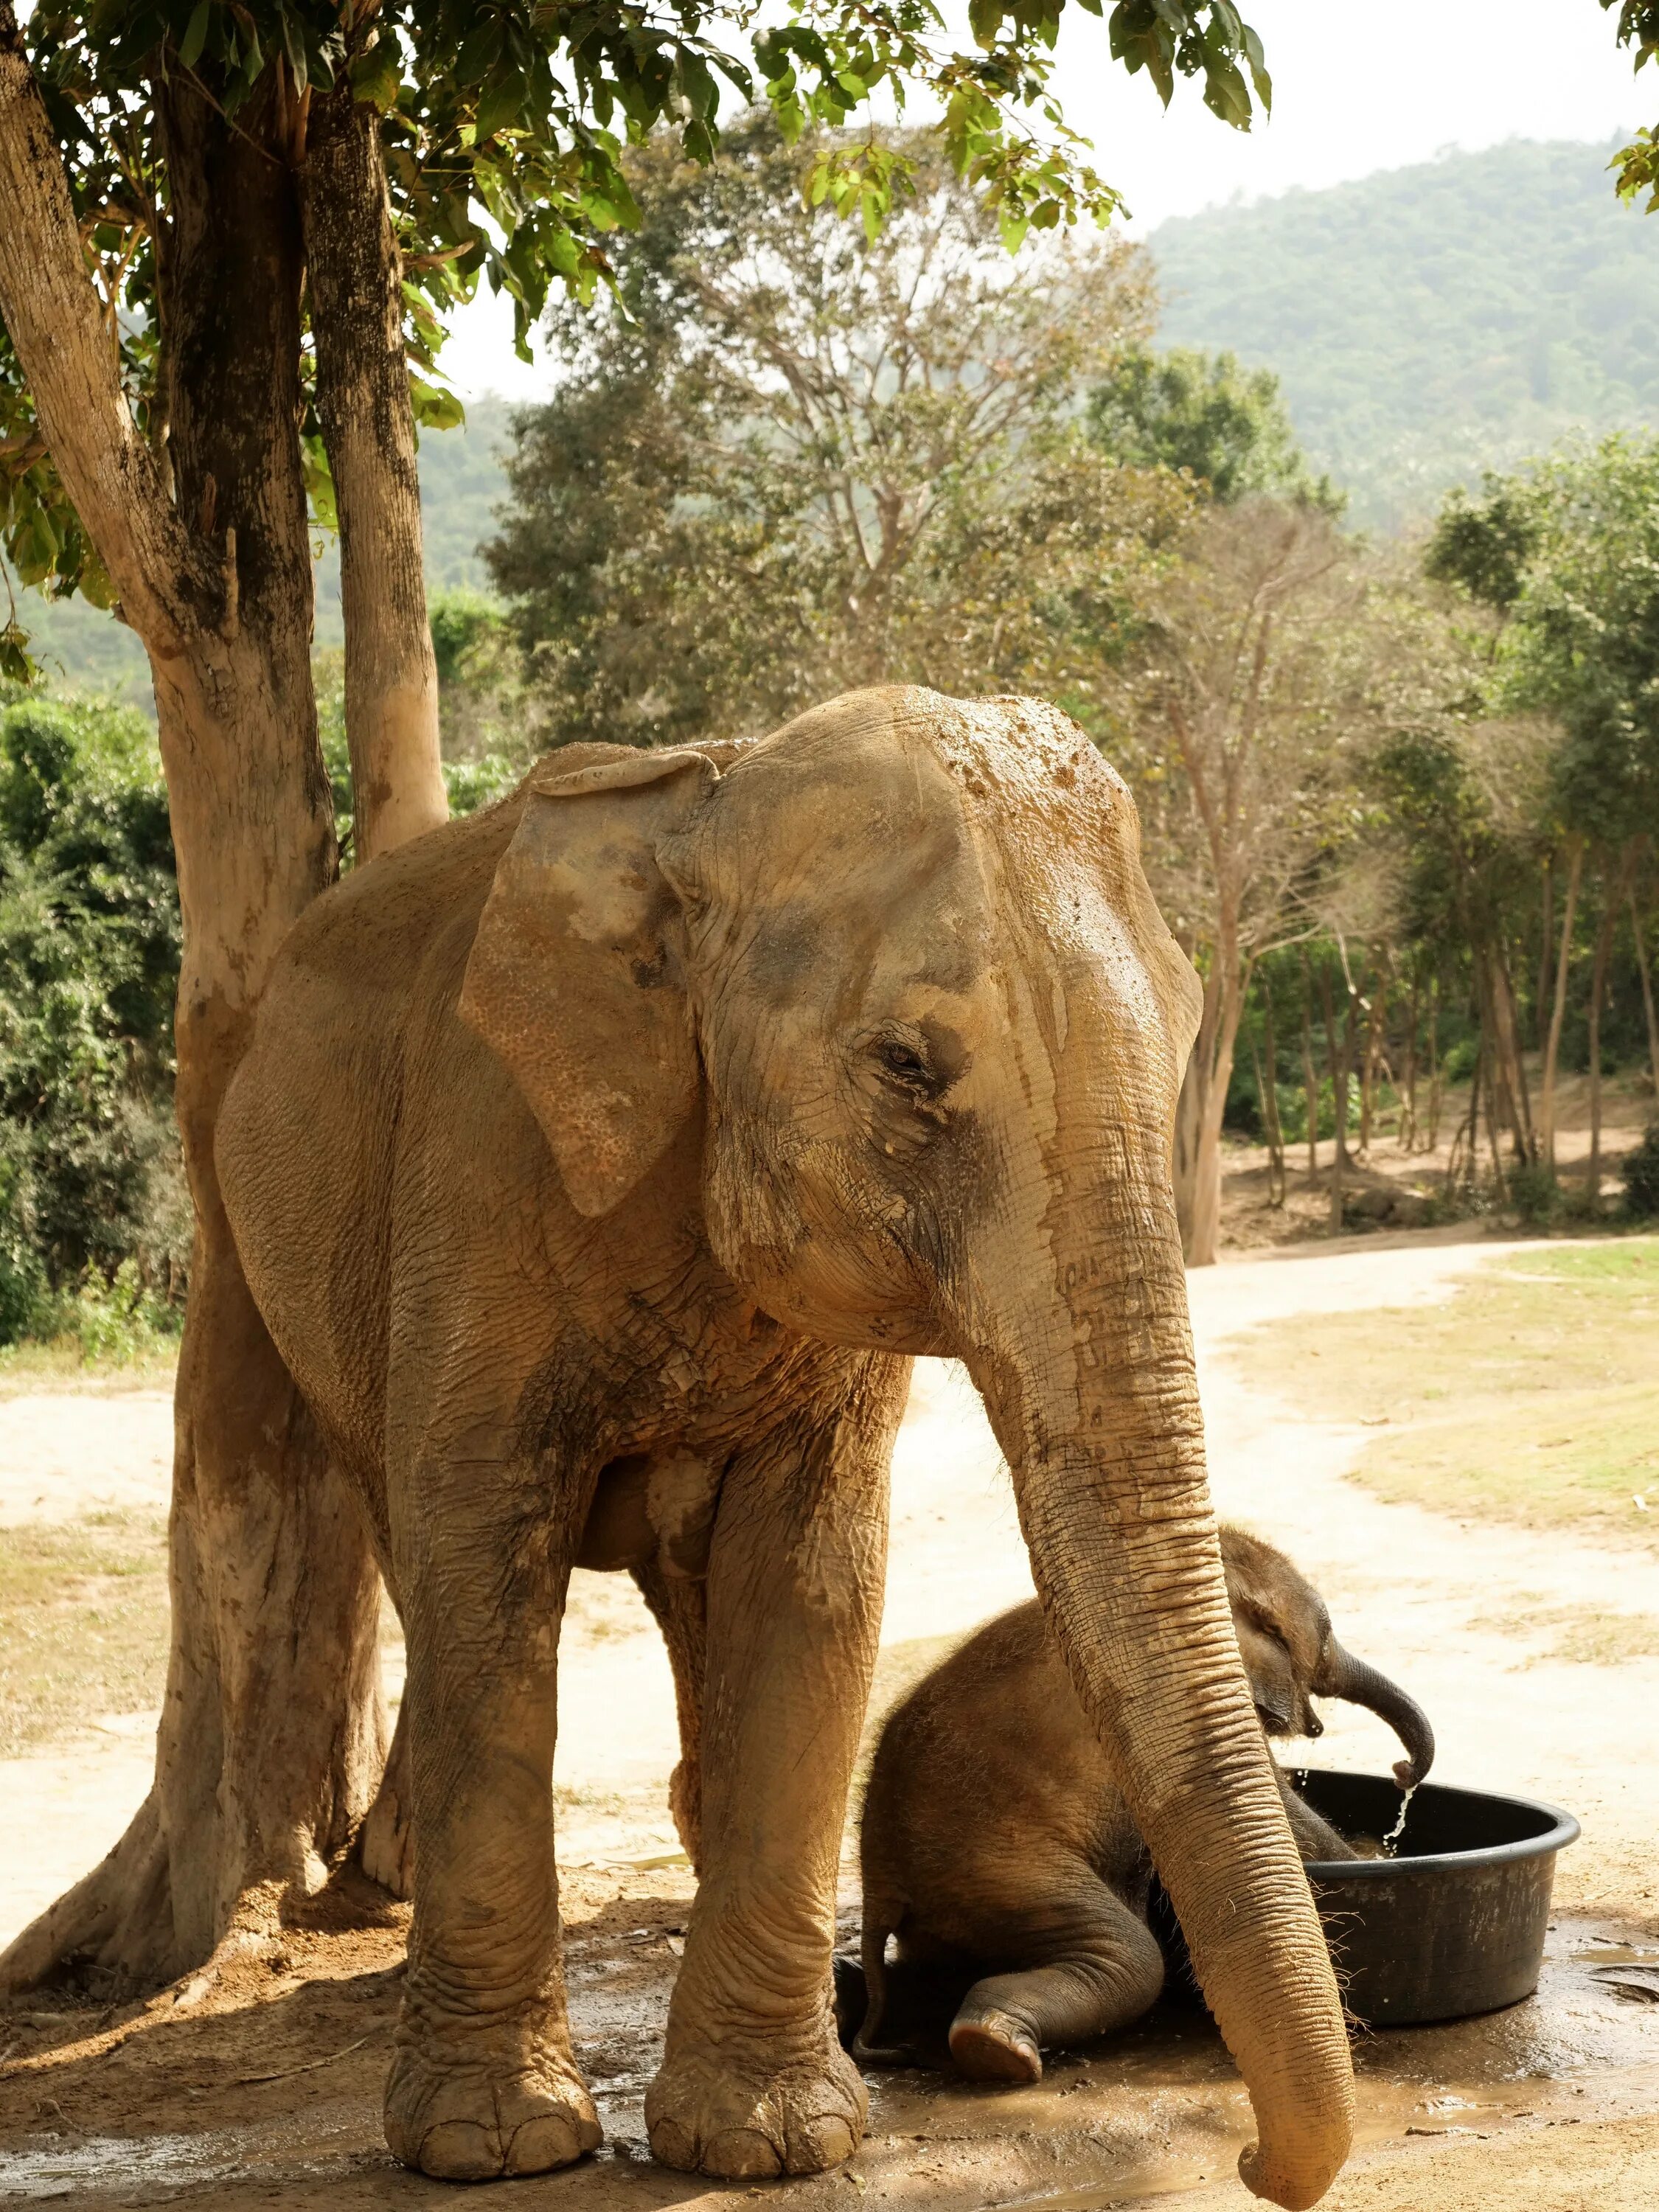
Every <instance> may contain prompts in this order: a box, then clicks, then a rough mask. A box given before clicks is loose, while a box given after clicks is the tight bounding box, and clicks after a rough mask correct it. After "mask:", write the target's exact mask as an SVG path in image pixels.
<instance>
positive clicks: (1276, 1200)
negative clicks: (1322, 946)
mask: <svg viewBox="0 0 1659 2212" xmlns="http://www.w3.org/2000/svg"><path fill="white" fill-rule="evenodd" d="M1262 1026H1263V1036H1262V1050H1263V1052H1264V1054H1266V1057H1267V1076H1266V1087H1265V1088H1264V1087H1263V1077H1262V1071H1261V1062H1260V1061H1258V1062H1257V1064H1256V1091H1257V1093H1258V1095H1259V1096H1260V1097H1261V1111H1262V1115H1263V1118H1264V1120H1265V1121H1266V1124H1267V1163H1268V1180H1267V1194H1268V1199H1269V1200H1270V1202H1271V1204H1272V1205H1273V1206H1274V1208H1275V1209H1277V1208H1278V1207H1279V1206H1283V1205H1284V1203H1285V1132H1284V1130H1283V1128H1282V1127H1281V1126H1280V1124H1279V1040H1278V1038H1277V1036H1275V1035H1274V1031H1273V993H1272V991H1271V990H1269V991H1267V993H1266V994H1264V997H1263V1002H1262Z"/></svg>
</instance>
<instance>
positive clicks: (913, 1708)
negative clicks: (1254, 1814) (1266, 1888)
mask: <svg viewBox="0 0 1659 2212" xmlns="http://www.w3.org/2000/svg"><path fill="white" fill-rule="evenodd" d="M1221 1556H1222V1561H1223V1565H1225V1570H1226V1576H1227V1593H1228V1597H1229V1599H1230V1601H1231V1606H1232V1613H1233V1626H1234V1627H1235V1629H1236V1630H1237V1635H1238V1645H1239V1650H1240V1653H1241V1655H1242V1656H1243V1662H1244V1670H1245V1673H1246V1674H1247V1675H1248V1676H1249V1682H1250V1687H1251V1691H1252V1693H1253V1695H1254V1697H1255V1706H1256V1711H1257V1713H1258V1715H1259V1716H1260V1717H1261V1725H1262V1727H1263V1729H1265V1730H1266V1732H1267V1735H1269V1736H1316V1735H1320V1734H1321V1733H1322V1729H1321V1724H1320V1721H1319V1718H1318V1716H1317V1715H1316V1713H1315V1711H1314V1710H1313V1707H1312V1705H1311V1704H1310V1698H1312V1697H1327V1698H1342V1699H1347V1700H1348V1701H1349V1702H1351V1703H1352V1704H1354V1705H1365V1706H1368V1707H1369V1708H1370V1711H1373V1712H1375V1713H1378V1714H1380V1715H1381V1716H1382V1717H1383V1719H1384V1720H1386V1721H1387V1722H1388V1723H1389V1725H1390V1726H1391V1727H1392V1728H1393V1729H1394V1730H1395V1734H1396V1735H1398V1736H1399V1738H1400V1740H1401V1743H1402V1744H1403V1745H1404V1747H1405V1749H1406V1753H1407V1757H1406V1758H1405V1759H1403V1760H1401V1762H1400V1763H1399V1765H1396V1766H1395V1777H1396V1778H1397V1779H1398V1780H1399V1782H1400V1784H1401V1787H1402V1789H1403V1788H1409V1787H1410V1786H1412V1785H1413V1784H1415V1783H1417V1782H1420V1781H1421V1780H1422V1778H1423V1777H1424V1776H1425V1774H1426V1773H1427V1772H1428V1771H1429V1765H1430V1762H1431V1760H1432V1759H1433V1757H1434V1737H1433V1734H1432V1732H1431V1729H1430V1727H1429V1723H1428V1721H1427V1719H1426V1718H1425V1716H1424V1714H1423V1712H1422V1711H1421V1710H1420V1708H1419V1706H1417V1705H1414V1704H1413V1701H1412V1699H1410V1698H1408V1697H1407V1695H1406V1693H1405V1692H1404V1691H1403V1690H1401V1689H1398V1688H1396V1686H1395V1685H1394V1684H1393V1683H1392V1682H1390V1681H1389V1680H1386V1678H1385V1677H1384V1676H1383V1675H1382V1674H1378V1673H1377V1672H1376V1669H1375V1668H1372V1667H1368V1666H1366V1665H1365V1664H1364V1662H1363V1661H1361V1660H1358V1659H1355V1658H1352V1657H1351V1656H1350V1655H1349V1654H1348V1653H1347V1652H1346V1651H1345V1650H1343V1649H1342V1646H1341V1645H1340V1644H1339V1643H1338V1642H1337V1640H1336V1638H1335V1636H1334V1634H1333V1633H1332V1630H1331V1623H1330V1615H1329V1614H1328V1613H1327V1611H1326V1609H1325V1603H1324V1601H1323V1599H1322V1597H1321V1596H1320V1595H1319V1593H1318V1591H1317V1590H1316V1589H1313V1588H1312V1587H1311V1585H1310V1583H1308V1582H1306V1581H1305V1580H1304V1577H1302V1576H1301V1575H1300V1574H1298V1573H1297V1570H1296V1569H1295V1567H1293V1566H1292V1565H1291V1562H1290V1561H1289V1560H1288V1559H1286V1558H1285V1555H1284V1553H1282V1552H1279V1551H1275V1550H1274V1548H1273V1546H1272V1545H1271V1544H1266V1543H1263V1542H1262V1541H1261V1539H1260V1538H1259V1537H1256V1536H1252V1535H1250V1534H1249V1533H1248V1532H1247V1531H1246V1530H1244V1529H1243V1528H1233V1527H1224V1528H1222V1530H1221ZM1279 1787H1280V1790H1282V1792H1283V1794H1284V1798H1285V1811H1286V1813H1287V1814H1289V1816H1290V1822H1291V1832H1292V1834H1293V1835H1294V1836H1295V1838H1296V1841H1297V1846H1298V1848H1299V1849H1300V1850H1301V1853H1302V1857H1303V1858H1304V1861H1305V1860H1309V1859H1345V1858H1352V1857H1356V1856H1357V1854H1356V1853H1355V1852H1354V1850H1352V1846H1351V1845H1349V1844H1346V1843H1345V1842H1344V1841H1343V1839H1342V1838H1341V1837H1340V1836H1339V1835H1338V1834H1337V1833H1336V1832H1335V1830H1334V1828H1332V1827H1330V1826H1328V1824H1327V1823H1326V1822H1325V1821H1324V1820H1322V1819H1321V1818H1320V1816H1319V1814H1317V1813H1316V1812H1315V1811H1314V1810H1313V1808H1312V1807H1311V1806H1310V1805H1307V1804H1305V1803H1304V1802H1303V1801H1302V1799H1301V1798H1299V1797H1298V1796H1297V1795H1296V1793H1295V1791H1294V1790H1292V1789H1291V1787H1290V1784H1289V1783H1288V1782H1287V1781H1286V1780H1285V1779H1284V1778H1283V1777H1282V1776H1281V1778H1280V1782H1279ZM863 1874H864V1941H863V1965H864V1979H865V1984H866V2009H865V2015H864V2025H863V2027H861V2028H860V2031H859V2033H858V2034H857V2036H856V2037H855V2038H854V2043H853V2050H854V2056H855V2057H858V2058H860V2059H861V2060H863V2061H866V2062H867V2063H875V2064H878V2065H879V2064H889V2065H903V2064H907V2063H914V2057H915V2054H914V2053H913V2051H911V2050H910V2049H909V2048H908V2047H903V2046H899V2045H885V2046H884V2045H883V2044H882V2041H881V2025H882V2017H883V2012H884V2007H885V2004H886V1999H887V1939H888V1937H889V1936H896V1937H897V1939H898V1954H899V1958H900V1960H902V1962H903V1963H904V1964H906V1965H908V1966H918V1967H923V1968H927V1967H930V1966H931V1967H935V1968H940V1969H950V1968H951V1967H954V1968H956V1969H957V1970H958V1976H959V1975H960V1972H961V1970H963V1969H964V1968H965V1969H966V1970H967V1971H969V1972H973V1971H975V1970H978V1971H979V1972H981V1973H982V1975H983V1978H982V1979H981V1980H978V1981H976V1982H975V1984H974V1985H973V1987H972V1988H971V1989H970V1990H969V1992H968V1994H967V1996H966V1997H965V1998H964V1999H963V2002H962V2004H961V2006H960V2008H958V2010H957V2015H956V2018H955V2020H954V2021H952V2023H951V2056H952V2057H953V2058H954V2059H955V2061H956V2063H957V2066H958V2067H959V2068H960V2069H961V2070H962V2072H963V2073H964V2074H966V2075H969V2076H971V2077H972V2078H973V2079H975V2080H977V2081H1037V2080H1039V2079H1040V2078H1041V2075H1042V2055H1041V2054H1042V2046H1043V2045H1045V2044H1047V2045H1050V2046H1054V2045H1064V2044H1068V2043H1078V2042H1081V2041H1084V2040H1085V2039H1087V2038H1089V2037H1091V2036H1097V2035H1104V2034H1107V2033H1109V2032H1110V2031H1112V2030H1113V2029H1115V2028H1120V2027H1127V2025H1128V2024H1129V2022H1130V2021H1134V2020H1138V2019H1139V2016H1140V2015H1141V2014H1142V2013H1144V2012H1145V2011H1146V2009H1147V2008H1148V2007H1149V2006H1150V2005H1151V2004H1152V2002H1153V2001H1154V1999H1155V1998H1156V1997H1157V1996H1158V1991H1159V1990H1160V1989H1161V1988H1162V1987H1163V1983H1164V1959H1163V1954H1162V1953H1161V1952H1160V1950H1159V1948H1158V1942H1157V1939H1156V1938H1155V1937H1154V1936H1153V1934H1152V1929H1151V1928H1150V1927H1149V1926H1148V1924H1147V1899H1148V1892H1149V1888H1150V1885H1151V1881H1152V1861H1151V1859H1150V1857H1149V1856H1148V1854H1147V1850H1146V1844H1144V1843H1143V1842H1142V1840H1141V1838H1140V1836H1139V1833H1138V1832H1137V1830H1136V1828H1135V1825H1134V1822H1133V1820H1132V1819H1131V1817H1130V1814H1129V1809H1128V1807H1127V1805H1126V1804H1125V1802H1124V1801H1123V1798H1122V1796H1121V1795H1120V1793H1119V1791H1118V1790H1117V1788H1116V1786H1115V1784H1114V1783H1113V1781H1112V1778H1111V1775H1110V1773H1109V1771H1108V1768H1107V1765H1106V1759H1105V1755H1104V1753H1103V1752H1102V1751H1101V1749H1100V1747H1099V1745H1098V1743H1097V1741H1096V1738H1095V1733H1094V1730H1093V1729H1092V1728H1091V1725H1090V1723H1089V1721H1088V1719H1087V1718H1086V1717H1085V1714H1084V1711H1083V1709H1082V1706H1081V1705H1079V1702H1078V1699H1077V1695H1076V1692H1074V1691H1073V1687H1072V1682H1071V1678H1070V1676H1069V1674H1067V1673H1066V1665H1065V1662H1064V1661H1063V1660H1062V1659H1061V1658H1060V1654H1059V1652H1058V1651H1057V1650H1055V1649H1054V1645H1053V1644H1051V1643H1050V1642H1049V1639H1048V1634H1047V1632H1046V1631H1045V1628H1044V1626H1043V1620H1042V1610H1041V1608H1040V1607H1039V1606H1038V1605H1037V1604H1036V1601H1032V1602H1031V1603H1030V1604H1029V1605H1023V1606H1019V1607H1016V1609H1015V1610H1014V1611H1013V1612H1012V1613H1004V1614H1003V1615H1002V1616H1001V1618H1000V1619H999V1620H993V1621H990V1622H988V1623H987V1626H985V1627H983V1628H981V1630H980V1631H979V1632H978V1633H977V1634H976V1635H975V1636H974V1637H972V1638H970V1639H969V1642H968V1643H966V1644H963V1646H962V1648H961V1650H958V1651H956V1652H954V1653H953V1654H952V1655H951V1657H950V1658H948V1659H947V1660H945V1662H944V1664H943V1665H942V1666H940V1667H939V1668H937V1669H936V1670H935V1671H934V1672H933V1674H929V1675H928V1676H927V1678H926V1680H923V1681H921V1682H920V1683H918V1685H917V1686H916V1687H915V1689H914V1690H912V1691H911V1692H910V1694H909V1695H908V1697H907V1698H906V1699H904V1701H903V1702H902V1704H901V1705H898V1706H897V1707H896V1709H895V1711H893V1712H892V1714H891V1715H890V1717H889V1718H888V1721H887V1723H886V1725H885V1727H884V1729H883V1730H882V1735H881V1741H880V1742H879V1744H878V1746H877V1749H876V1755H875V1760H874V1763H873V1765H872V1769H871V1774H870V1788H869V1792H868V1795H867V1796H866V1800H865V1807H864V1828H863ZM849 1963H850V1962H849ZM853 1978H854V1980H856V1972H854V1977H853ZM960 1986H961V1982H960V1978H958V1979H957V1987H958V1988H959V1987H960Z"/></svg>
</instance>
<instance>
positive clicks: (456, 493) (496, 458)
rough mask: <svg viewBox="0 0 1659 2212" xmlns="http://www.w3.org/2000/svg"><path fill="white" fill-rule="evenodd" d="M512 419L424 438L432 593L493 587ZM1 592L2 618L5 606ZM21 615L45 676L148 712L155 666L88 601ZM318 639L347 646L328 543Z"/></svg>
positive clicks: (504, 412) (479, 419)
mask: <svg viewBox="0 0 1659 2212" xmlns="http://www.w3.org/2000/svg"><path fill="white" fill-rule="evenodd" d="M512 419H513V410H512V408H511V407H510V406H509V405H508V404H507V402H506V401H505V400H502V399H477V400H474V401H473V402H472V404H471V406H469V408H468V409H467V413H466V422H465V425H464V426H463V427H462V428H460V429H459V430H428V432H427V434H426V435H425V436H424V437H423V438H422V441H421V463H420V465H421V520H422V526H423V532H424V536H425V539H426V577H427V582H428V586H430V587H431V588H432V589H433V590H434V591H446V590H450V589H453V587H454V586H457V585H465V586H472V587H473V588H474V589H476V590H478V591H483V590H484V589H486V588H487V586H488V579H487V578H486V576H485V574H484V566H483V562H482V561H480V560H479V558H478V546H479V544H480V543H481V542H482V541H483V539H484V538H489V537H490V536H492V535H493V534H494V532H495V515H494V512H493V510H494V508H495V506H496V503H497V502H498V501H500V500H501V497H502V496H503V495H504V493H505V490H506V486H505V484H504V483H503V482H502V478H501V458H500V457H501V453H502V451H503V449H504V448H505V447H507V446H509V445H510V444H511V443H512ZM5 604H6V600H5V592H4V589H3V586H0V610H3V609H4V607H5ZM17 611H18V614H19V617H21V621H22V623H23V625H24V627H25V629H27V631H28V633H29V635H30V638H31V639H32V641H33V651H34V653H35V655H36V657H37V658H38V659H40V662H41V663H42V665H44V666H45V667H46V671H47V672H48V675H49V677H50V678H52V680H53V681H54V682H57V683H58V684H64V685H67V686H70V687H72V688H73V689H75V690H83V691H106V692H110V693H112V694H113V695H114V696H117V697H118V698H124V699H131V701H132V702H133V703H134V704H135V705H137V706H142V707H143V708H144V709H145V711H146V712H148V711H149V708H150V707H151V704H152V702H151V698H150V688H149V662H148V661H147V660H146V659H145V658H144V649H143V647H142V646H141V645H140V644H139V642H138V641H137V638H136V637H135V636H134V635H133V634H132V632H131V630H130V629H124V628H123V627H122V625H121V624H120V623H118V622H117V621H116V620H115V618H114V617H113V616H112V615H106V614H103V613H100V611H99V610H98V609H97V608H96V607H91V606H88V605H87V603H86V601H85V600H84V599H68V600H65V601H64V603H63V604H62V605H57V606H54V605H49V604H48V603H47V602H46V601H45V600H43V599H40V598H39V597H38V596H37V594H36V593H34V592H25V591H21V590H20V591H19V592H18V593H17ZM316 638H317V643H318V644H319V646H323V647H327V646H337V645H340V644H342V643H343V641H344V638H345V628H344V623H343V618H342V616H341V613H340V554H339V548H338V546H337V544H336V543H335V542H334V540H333V539H332V538H328V539H326V540H325V541H324V543H323V550H322V556H321V558H320V559H319V562H318V563H317V623H316Z"/></svg>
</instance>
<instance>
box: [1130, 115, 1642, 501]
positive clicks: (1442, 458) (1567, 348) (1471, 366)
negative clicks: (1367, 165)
mask: <svg viewBox="0 0 1659 2212" xmlns="http://www.w3.org/2000/svg"><path fill="white" fill-rule="evenodd" d="M1612 152H1613V143H1612V142H1610V143H1608V144H1607V145H1606V146H1584V145H1566V144H1551V145H1539V144H1536V143H1532V142H1529V141H1526V140H1514V141H1512V142H1511V143H1509V144H1508V145H1504V146H1498V147H1493V148H1492V149H1490V150H1489V151H1487V152H1486V153H1481V154H1449V155H1444V156H1443V158H1442V159H1440V160H1439V161H1431V162H1426V163H1424V164H1422V165H1421V166H1419V167H1414V168H1409V169H1396V170H1392V171H1389V172H1387V173H1383V174H1382V175H1379V176H1373V177H1367V178H1364V179H1362V180H1361V181H1360V182H1358V184H1352V185H1335V186H1334V187H1332V188H1331V189H1329V190H1328V191H1293V192H1288V193H1286V194H1285V195H1284V197H1281V198H1277V199H1272V200H1264V201H1260V202H1257V203H1255V204H1253V205H1247V206H1234V207H1225V208H1217V209H1212V210H1209V211H1207V212H1206V213H1205V214H1202V215H1197V216H1187V217H1184V218H1182V219H1181V220H1179V221H1176V222H1166V223H1164V224H1162V225H1161V226H1160V227H1159V228H1158V230H1156V231H1155V232H1154V233H1153V234H1152V238H1151V240H1150V245H1151V247H1152V254H1153V256H1154V258H1155V259H1156V261H1157V263H1158V274H1159V277H1160V281H1161V283H1162V285H1163V289H1164V298H1165V301H1166V303H1167V304H1166V307H1165V313H1164V322H1163V326H1162V330H1161V331H1160V337H1161V340H1162V342H1163V343H1166V344H1179V345H1200V346H1207V347H1231V349H1233V351H1235V352H1236V353H1237V354H1238V355H1239V356H1240V357H1241V358H1242V359H1243V360H1244V361H1246V362H1249V363H1251V364H1252V365H1253V366H1254V365H1259V366H1261V367H1265V368H1272V369H1274V370H1276V371H1277V372H1278V373H1279V376H1280V377H1281V378H1282V380H1283V382H1284V389H1285V398H1286V399H1287V400H1288V402H1289V404H1290V409H1291V415H1292V416H1293V417H1294V419H1295V422H1296V424H1297V429H1298V430H1299V432H1300V433H1301V435H1302V437H1303V439H1304V441H1305V443H1306V446H1307V448H1308V451H1309V453H1310V458H1311V459H1313V461H1314V463H1315V465H1316V466H1317V467H1319V468H1321V469H1328V471H1330V473H1331V475H1332V476H1333V477H1335V479H1336V480H1337V482H1338V483H1340V484H1344V485H1346V486H1347V487H1348V489H1350V490H1351V491H1352V494H1353V507H1352V513H1353V516H1354V519H1355V520H1359V521H1363V522H1367V523H1370V524H1373V525H1376V526H1382V527H1385V528H1387V527H1392V526H1397V525H1399V524H1400V523H1401V522H1403V521H1407V520H1410V519H1411V518H1412V517H1413V515H1414V514H1417V513H1422V512H1424V511H1425V510H1426V509H1427V508H1428V507H1431V506H1432V504H1433V503H1434V501H1435V500H1436V499H1437V496H1438V495H1439V493H1440V492H1441V491H1443V489H1445V487H1446V486H1447V485H1448V484H1450V483H1456V482H1459V481H1461V480H1464V479H1468V478H1470V477H1474V476H1475V475H1477V474H1478V472H1479V471H1480V469H1481V468H1482V467H1491V466H1500V465H1505V464H1507V463H1509V462H1510V461H1513V460H1516V459H1520V458H1522V456H1523V455H1525V454H1528V453H1537V452H1540V451H1541V450H1542V449H1544V448H1545V447H1548V446H1550V445H1552V444H1553V442H1554V441H1556V440H1557V439H1558V438H1559V437H1561V436H1562V435H1564V434H1566V433H1568V432H1571V431H1574V430H1578V429H1584V430H1589V431H1592V432H1595V431H1601V430H1606V429H1612V428H1620V427H1624V426H1629V425H1635V424H1647V425H1652V424H1655V423H1659V216H1643V215H1641V214H1639V213H1638V211H1637V210H1634V209H1632V208H1630V207H1627V206H1625V205H1624V204H1621V203H1620V201H1618V200H1617V199H1616V198H1615V197H1614V196H1613V186H1612V181H1611V179H1610V178H1609V177H1608V175H1607V161H1608V159H1609V157H1610V155H1611V154H1612Z"/></svg>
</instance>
